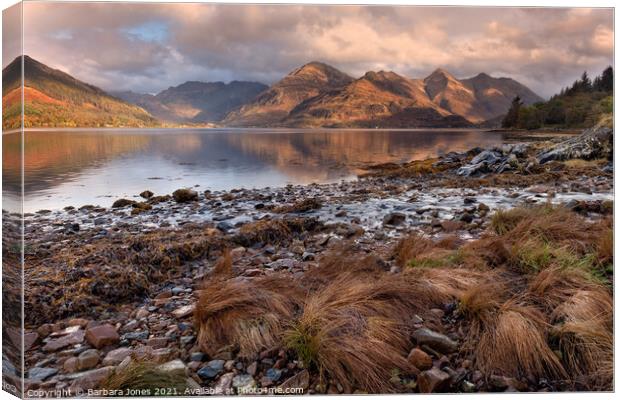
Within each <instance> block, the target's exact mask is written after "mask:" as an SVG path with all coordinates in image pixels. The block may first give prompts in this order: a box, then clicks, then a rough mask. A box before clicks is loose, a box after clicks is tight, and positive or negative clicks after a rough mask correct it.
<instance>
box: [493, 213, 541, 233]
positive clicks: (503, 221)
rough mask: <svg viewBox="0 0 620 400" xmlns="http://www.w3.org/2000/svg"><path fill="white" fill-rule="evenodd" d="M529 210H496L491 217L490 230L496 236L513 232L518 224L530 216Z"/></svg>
mask: <svg viewBox="0 0 620 400" xmlns="http://www.w3.org/2000/svg"><path fill="white" fill-rule="evenodd" d="M533 210H537V209H531V208H529V209H528V208H523V207H516V208H512V209H510V210H497V211H496V212H495V214H493V216H492V217H491V229H493V231H495V233H497V234H498V235H504V234H506V233H508V232H509V231H511V230H513V229H514V228H515V227H516V226H517V225H518V224H519V223H520V222H522V221H523V220H525V219H527V218H529V217H531V216H532V214H533V212H535V211H533Z"/></svg>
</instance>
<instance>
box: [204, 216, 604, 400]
mask: <svg viewBox="0 0 620 400" xmlns="http://www.w3.org/2000/svg"><path fill="white" fill-rule="evenodd" d="M506 213H509V216H508V217H507V216H506ZM500 222H501V223H500ZM607 224H608V222H605V221H603V222H601V221H598V222H592V221H591V220H586V219H585V218H584V217H582V216H580V215H578V214H576V213H574V212H571V211H568V210H565V209H560V208H553V207H541V208H525V209H519V210H515V211H511V212H504V214H503V215H501V216H500V217H497V219H496V221H495V225H493V226H492V228H491V230H490V232H488V234H487V235H486V236H485V237H483V238H481V239H479V240H476V241H473V242H470V243H467V244H461V243H459V241H458V240H454V239H452V238H448V239H446V240H444V241H435V240H431V239H429V238H426V237H423V236H417V235H412V236H409V237H407V238H405V239H403V240H401V241H400V242H399V243H398V244H397V246H396V247H395V248H394V251H393V253H392V257H393V258H394V259H395V260H396V262H397V263H398V264H400V265H402V266H404V268H403V272H402V273H401V274H388V273H387V272H386V269H387V268H386V264H385V262H383V261H382V260H381V257H380V256H378V255H377V254H366V253H364V252H363V251H362V250H361V248H359V247H355V246H353V245H343V246H341V247H338V248H335V249H333V251H331V252H329V253H327V254H326V255H324V256H322V257H321V258H319V266H317V267H314V268H313V269H311V270H309V271H307V272H306V274H305V276H304V277H303V278H301V279H299V280H297V279H293V278H292V277H291V276H290V275H273V276H271V277H261V278H255V279H240V278H234V279H232V278H227V276H228V275H227V274H228V271H230V269H231V264H230V261H229V260H227V257H226V253H224V256H223V258H222V260H221V264H218V265H219V267H217V268H215V270H216V271H219V272H217V273H214V278H212V279H211V280H210V281H209V282H207V284H206V285H205V290H204V291H203V293H202V295H201V298H200V301H199V303H198V305H197V309H196V314H195V318H196V326H197V327H198V329H199V334H198V342H199V344H200V346H201V347H202V349H203V350H204V351H205V352H207V353H208V354H210V355H214V354H216V353H217V352H218V351H220V350H221V349H222V348H224V347H226V346H231V345H232V346H233V347H235V348H237V349H238V350H239V352H240V354H241V355H242V356H243V357H247V358H252V357H255V356H256V354H257V353H258V352H259V351H261V350H263V349H268V348H273V347H281V346H283V347H286V348H288V349H290V350H292V351H294V352H295V353H296V354H297V356H298V357H299V358H300V359H301V360H303V362H304V363H305V365H306V366H307V367H308V368H310V369H311V370H314V371H318V372H319V373H320V376H322V377H323V378H330V379H334V380H336V381H337V382H339V383H341V384H342V385H343V386H345V390H349V389H354V388H360V389H363V390H367V391H369V392H372V393H382V392H388V391H391V390H396V387H394V386H392V385H393V384H392V383H391V382H393V380H391V379H390V378H391V377H392V376H393V371H394V370H395V369H397V370H399V371H401V372H405V373H408V372H412V373H415V371H410V369H411V367H410V366H409V364H408V363H407V361H406V355H407V353H408V351H409V350H410V347H411V343H410V341H409V337H410V329H411V324H410V318H411V319H412V318H413V317H414V315H416V314H417V315H421V316H423V317H424V316H425V314H426V313H427V312H428V310H430V309H431V308H437V307H440V308H443V306H445V305H447V304H450V303H456V304H458V307H457V312H456V313H455V314H453V317H455V318H457V320H458V323H460V324H463V326H462V328H463V329H464V332H469V336H468V337H467V338H466V340H465V343H461V345H462V348H461V350H462V352H463V353H468V352H471V355H472V356H473V359H474V362H475V367H476V368H478V369H479V370H481V371H483V372H484V373H485V374H487V375H491V374H501V375H505V376H509V377H518V378H524V377H536V378H545V379H547V380H549V381H551V382H565V383H566V382H567V383H568V384H569V385H574V387H585V388H590V389H609V388H610V387H611V376H612V372H613V371H612V368H611V365H612V364H611V357H612V354H613V353H612V345H611V344H612V338H613V336H612V326H611V318H612V317H611V316H612V298H611V292H610V290H609V288H608V287H607V286H605V285H604V284H603V283H602V282H601V279H600V277H599V276H598V275H597V274H596V269H597V268H598V265H599V264H601V263H603V262H605V263H611V262H612V258H611V257H612V255H611V253H609V252H608V249H607V247H608V246H609V244H608V243H605V240H607V239H606V238H605V235H606V234H608V232H609V228H610V227H609V225H607ZM411 260H416V261H415V262H414V263H412V262H411ZM423 260H434V262H436V263H435V264H433V265H431V264H430V261H424V262H426V263H427V264H425V265H424V266H425V267H424V268H420V266H421V264H420V263H421V262H422V261H423ZM601 260H604V261H601ZM218 276H220V277H221V276H224V278H215V277H218ZM579 385H581V386H579Z"/></svg>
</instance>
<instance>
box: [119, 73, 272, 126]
mask: <svg viewBox="0 0 620 400" xmlns="http://www.w3.org/2000/svg"><path fill="white" fill-rule="evenodd" d="M265 89H267V86H266V85H264V84H262V83H258V82H241V81H232V82H230V83H224V82H197V81H189V82H185V83H183V84H181V85H178V86H174V87H170V88H168V89H166V90H164V91H162V92H160V93H158V94H157V95H151V94H140V93H135V92H115V93H114V94H115V95H116V96H118V97H120V98H121V99H123V100H126V101H128V102H130V103H134V104H137V105H139V106H140V107H143V108H144V109H145V110H147V111H148V112H150V113H151V114H153V115H154V116H156V117H157V118H159V119H162V120H165V121H170V122H185V123H186V122H194V123H200V122H213V121H219V120H221V119H223V118H224V117H225V116H226V114H228V113H229V112H230V111H232V110H234V109H236V108H238V107H240V106H242V105H243V104H246V103H248V102H250V101H251V100H252V99H254V98H255V97H256V96H257V95H258V94H259V93H261V92H262V91H264V90H265Z"/></svg>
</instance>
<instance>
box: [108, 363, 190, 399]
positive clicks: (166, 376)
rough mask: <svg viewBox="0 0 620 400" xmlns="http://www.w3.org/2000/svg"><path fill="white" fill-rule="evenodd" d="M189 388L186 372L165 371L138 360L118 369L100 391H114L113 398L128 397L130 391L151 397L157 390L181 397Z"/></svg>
mask: <svg viewBox="0 0 620 400" xmlns="http://www.w3.org/2000/svg"><path fill="white" fill-rule="evenodd" d="M187 388H188V381H187V376H186V374H185V373H184V372H182V371H178V372H174V371H165V370H163V369H161V368H160V366H158V365H157V364H154V363H153V362H150V361H136V360H132V361H131V363H130V364H129V365H127V366H125V367H124V368H117V370H116V371H114V372H113V373H112V374H111V375H110V376H109V377H107V378H106V379H105V380H104V381H103V382H102V383H101V384H100V385H99V386H98V389H105V390H108V391H114V392H113V396H127V391H128V390H132V391H138V392H139V391H143V390H144V391H149V393H150V394H151V395H154V394H155V390H170V391H176V393H177V394H179V395H181V394H183V393H185V389H187ZM114 393H118V394H114Z"/></svg>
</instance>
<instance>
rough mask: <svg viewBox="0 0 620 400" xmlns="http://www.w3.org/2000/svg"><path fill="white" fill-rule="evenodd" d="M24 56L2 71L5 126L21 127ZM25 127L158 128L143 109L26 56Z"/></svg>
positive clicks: (157, 124) (9, 127) (155, 120)
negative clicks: (21, 82)
mask: <svg viewBox="0 0 620 400" xmlns="http://www.w3.org/2000/svg"><path fill="white" fill-rule="evenodd" d="M20 75H21V58H19V57H18V58H16V59H15V60H14V61H13V62H12V63H11V64H9V65H8V66H7V67H5V68H4V69H3V70H2V79H3V82H4V83H3V87H2V104H3V116H2V117H3V118H2V120H3V121H2V126H3V128H4V129H11V128H17V127H19V120H20V113H21V104H20V103H21V90H20V81H21V79H20ZM24 75H25V76H24V77H25V82H24V121H25V127H155V126H160V123H159V121H158V120H157V119H155V118H154V117H153V116H151V115H150V114H149V113H147V112H146V111H145V110H144V109H142V108H140V107H138V106H135V105H131V104H128V103H126V102H124V101H122V100H120V99H117V98H115V97H112V96H110V95H109V94H107V93H106V92H104V91H103V90H101V89H99V88H97V87H95V86H92V85H89V84H87V83H84V82H82V81H80V80H77V79H75V78H73V77H72V76H70V75H68V74H66V73H64V72H62V71H59V70H55V69H52V68H49V67H48V66H46V65H44V64H42V63H40V62H38V61H36V60H34V59H32V58H30V57H28V56H24Z"/></svg>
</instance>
